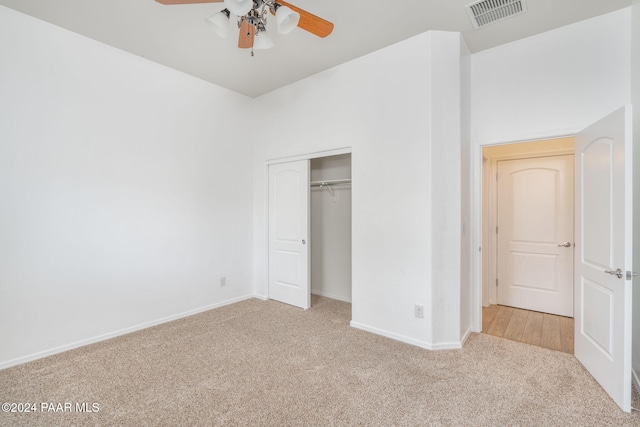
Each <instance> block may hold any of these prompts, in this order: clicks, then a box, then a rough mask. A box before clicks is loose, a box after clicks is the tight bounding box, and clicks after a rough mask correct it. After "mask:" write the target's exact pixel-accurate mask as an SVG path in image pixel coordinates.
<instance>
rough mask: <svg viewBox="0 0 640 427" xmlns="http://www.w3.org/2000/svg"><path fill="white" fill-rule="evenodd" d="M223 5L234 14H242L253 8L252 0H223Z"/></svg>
mask: <svg viewBox="0 0 640 427" xmlns="http://www.w3.org/2000/svg"><path fill="white" fill-rule="evenodd" d="M224 5H225V7H226V8H227V9H229V10H230V11H231V13H233V14H234V15H237V16H244V15H246V14H247V13H249V11H251V9H253V0H224Z"/></svg>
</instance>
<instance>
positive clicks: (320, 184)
mask: <svg viewBox="0 0 640 427" xmlns="http://www.w3.org/2000/svg"><path fill="white" fill-rule="evenodd" d="M349 184H351V179H332V180H328V181H311V186H312V187H324V186H327V185H349Z"/></svg>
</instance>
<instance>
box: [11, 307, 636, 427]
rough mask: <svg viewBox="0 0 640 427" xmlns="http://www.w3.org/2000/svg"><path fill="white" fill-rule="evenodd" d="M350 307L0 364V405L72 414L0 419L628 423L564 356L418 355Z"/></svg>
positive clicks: (225, 310) (167, 332)
mask: <svg viewBox="0 0 640 427" xmlns="http://www.w3.org/2000/svg"><path fill="white" fill-rule="evenodd" d="M350 310H351V306H350V305H349V304H347V303H343V302H339V301H335V300H330V299H326V298H318V297H314V299H313V308H312V309H310V310H308V311H302V310H299V309H296V308H293V307H289V306H287V305H284V304H280V303H277V302H273V301H259V300H248V301H244V302H241V303H238V304H234V305H231V306H227V307H222V308H219V309H216V310H212V311H209V312H206V313H203V314H199V315H196V316H192V317H189V318H186V319H182V320H178V321H175V322H171V323H167V324H164V325H160V326H157V327H154V328H150V329H146V330H144V331H139V332H136V333H132V334H129V335H125V336H122V337H118V338H114V339H111V340H108V341H105V342H101V343H98V344H94V345H90V346H86V347H83V348H80V349H77V350H73V351H69V352H66V353H63V354H59V355H55V356H52V357H48V358H46V359H42V360H38V361H34V362H31V363H27V364H24V365H21V366H17V367H13V368H10V369H6V370H3V371H0V402H35V403H37V405H40V402H49V403H54V404H55V403H62V404H64V403H65V402H69V403H71V404H72V405H73V411H72V412H66V413H65V412H62V413H60V412H57V413H56V412H47V413H43V412H41V411H38V412H36V413H25V414H12V413H0V424H1V425H11V426H15V425H43V426H52V425H117V426H135V425H172V426H177V425H265V426H287V425H300V426H330V425H336V426H342V425H365V426H370V425H411V426H414V425H415V426H427V425H434V426H449V425H455V426H494V425H495V426H503V425H533V426H570V425H571V426H605V425H608V426H623V425H628V426H631V425H635V426H638V425H640V414H638V413H637V412H636V413H633V414H625V413H624V412H622V411H620V410H619V409H618V407H617V406H616V405H615V404H614V403H613V401H611V400H610V398H609V397H608V396H607V395H606V393H605V392H604V391H603V390H602V389H601V388H600V387H599V385H598V384H597V383H596V382H595V381H594V380H593V379H592V378H591V377H590V376H589V375H588V374H587V373H586V371H585V370H584V369H583V368H582V367H581V365H580V364H579V363H578V361H577V360H576V359H575V358H574V357H573V356H571V355H568V354H564V353H560V352H556V351H551V350H546V349H543V348H538V347H533V346H530V345H527V344H522V343H517V342H513V341H508V340H505V339H501V338H496V337H492V336H488V335H483V334H473V335H472V336H471V337H470V338H469V340H468V342H467V344H466V345H465V347H464V348H463V349H462V350H448V351H427V350H423V349H420V348H416V347H413V346H410V345H406V344H403V343H399V342H396V341H393V340H390V339H386V338H383V337H379V336H376V335H373V334H370V333H367V332H364V331H360V330H357V329H353V328H351V327H349V319H350V317H351V315H350ZM77 402H79V403H82V402H87V403H89V406H90V404H91V403H94V402H95V403H97V404H99V411H98V412H93V413H78V412H76V411H75V410H76V408H75V404H76V403H77ZM38 409H40V408H38Z"/></svg>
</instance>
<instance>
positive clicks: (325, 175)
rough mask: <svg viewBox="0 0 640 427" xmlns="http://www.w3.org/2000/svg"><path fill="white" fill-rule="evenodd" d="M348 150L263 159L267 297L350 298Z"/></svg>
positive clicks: (305, 305) (304, 301) (294, 300)
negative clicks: (265, 204)
mask: <svg viewBox="0 0 640 427" xmlns="http://www.w3.org/2000/svg"><path fill="white" fill-rule="evenodd" d="M347 150H348V151H347ZM350 151H351V150H350V149H340V150H334V151H331V152H323V153H315V154H311V155H307V156H298V157H296V158H288V159H276V160H274V161H270V162H268V163H267V170H268V192H267V194H268V213H267V224H268V225H267V231H268V238H267V241H268V256H267V281H268V297H269V299H272V300H275V301H279V302H283V303H286V304H289V305H292V306H295V307H299V308H302V309H305V310H306V309H309V308H311V306H312V305H313V301H321V300H323V299H325V298H330V299H332V300H338V301H343V302H348V303H351V302H352V292H351V271H352V270H351V153H350ZM312 295H313V296H314V297H313V298H312ZM349 307H350V306H349ZM349 310H350V308H349Z"/></svg>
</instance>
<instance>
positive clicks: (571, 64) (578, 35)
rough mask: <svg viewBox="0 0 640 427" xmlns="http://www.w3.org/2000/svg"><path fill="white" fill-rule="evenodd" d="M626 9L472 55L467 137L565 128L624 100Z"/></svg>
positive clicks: (502, 137) (541, 133)
mask: <svg viewBox="0 0 640 427" xmlns="http://www.w3.org/2000/svg"><path fill="white" fill-rule="evenodd" d="M629 52H630V9H629V8H626V9H621V10H619V11H616V12H612V13H609V14H606V15H602V16H599V17H596V18H592V19H589V20H586V21H582V22H579V23H576V24H573V25H569V26H566V27H562V28H559V29H556V30H553V31H549V32H546V33H543V34H539V35H536V36H532V37H529V38H526V39H523V40H520V41H516V42H513V43H510V44H506V45H503V46H499V47H496V48H493V49H489V50H486V51H482V52H478V53H475V54H473V55H472V57H471V58H472V66H471V67H472V70H473V72H472V83H471V86H472V95H471V106H472V107H471V108H472V112H473V113H472V126H471V127H472V130H473V131H472V140H473V141H475V142H476V143H480V144H491V143H497V142H512V141H518V140H533V139H541V138H545V137H554V136H562V135H567V134H573V133H575V132H576V131H578V130H581V129H583V128H585V127H586V126H588V125H589V124H591V123H593V122H595V121H597V120H599V119H600V118H602V117H604V116H606V115H608V114H609V113H611V112H613V111H614V110H616V109H618V108H620V107H621V106H622V105H625V104H628V103H629V102H630V96H629V85H630V59H629V57H630V55H629Z"/></svg>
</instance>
